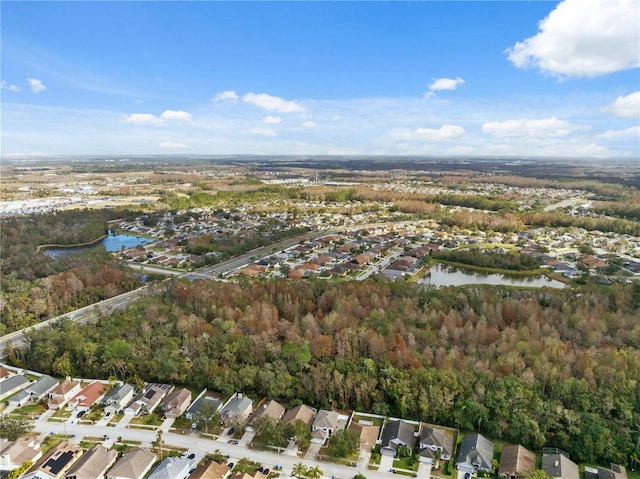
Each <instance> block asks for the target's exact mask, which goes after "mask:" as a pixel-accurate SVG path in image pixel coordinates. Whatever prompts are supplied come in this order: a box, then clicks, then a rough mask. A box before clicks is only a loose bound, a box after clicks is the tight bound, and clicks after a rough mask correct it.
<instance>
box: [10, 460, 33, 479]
mask: <svg viewBox="0 0 640 479" xmlns="http://www.w3.org/2000/svg"><path fill="white" fill-rule="evenodd" d="M31 466H33V461H26V462H25V463H24V464H22V465H21V466H20V467H18V468H17V469H14V470H12V471H10V472H9V474H8V475H7V479H18V478H19V477H20V476H21V475H22V474H24V473H25V472H27V471H28V470H29V468H30V467H31Z"/></svg>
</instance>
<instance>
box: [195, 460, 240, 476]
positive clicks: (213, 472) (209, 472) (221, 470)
mask: <svg viewBox="0 0 640 479" xmlns="http://www.w3.org/2000/svg"><path fill="white" fill-rule="evenodd" d="M230 471H231V470H230V469H229V466H227V465H226V464H218V463H217V462H216V461H210V462H205V463H203V464H200V465H199V466H198V467H196V470H195V471H193V472H192V473H191V474H190V475H189V479H226V477H227V476H228V475H229V472H230Z"/></svg>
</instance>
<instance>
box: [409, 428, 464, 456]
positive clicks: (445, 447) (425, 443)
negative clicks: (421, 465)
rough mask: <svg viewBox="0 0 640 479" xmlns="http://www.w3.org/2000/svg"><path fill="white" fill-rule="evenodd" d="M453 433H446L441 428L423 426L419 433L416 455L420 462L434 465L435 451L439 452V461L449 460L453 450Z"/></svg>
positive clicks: (454, 434)
mask: <svg viewBox="0 0 640 479" xmlns="http://www.w3.org/2000/svg"><path fill="white" fill-rule="evenodd" d="M455 436H456V433H455V432H450V433H449V434H447V431H446V430H445V429H444V428H441V427H430V426H423V427H422V429H421V431H420V441H419V446H418V451H419V452H418V455H419V460H420V461H421V462H427V463H435V462H437V461H436V457H437V454H436V452H437V451H440V459H442V460H444V461H448V460H449V459H451V455H452V454H453V448H454V444H455V443H454V438H455Z"/></svg>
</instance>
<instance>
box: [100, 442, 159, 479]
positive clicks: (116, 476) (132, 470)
mask: <svg viewBox="0 0 640 479" xmlns="http://www.w3.org/2000/svg"><path fill="white" fill-rule="evenodd" d="M155 462H156V455H155V454H154V453H152V452H150V451H147V450H146V449H131V450H129V451H127V452H125V453H124V454H123V455H122V457H121V458H120V459H119V460H118V462H116V463H115V465H114V466H113V467H112V468H111V469H110V470H109V471H108V472H107V479H142V478H143V477H144V476H145V475H146V474H147V472H149V469H151V466H153V464H154V463H155Z"/></svg>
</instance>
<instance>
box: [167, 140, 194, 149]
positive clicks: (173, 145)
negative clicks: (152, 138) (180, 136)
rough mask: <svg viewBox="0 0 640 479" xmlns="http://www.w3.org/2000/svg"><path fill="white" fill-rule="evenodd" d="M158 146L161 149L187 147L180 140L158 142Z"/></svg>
mask: <svg viewBox="0 0 640 479" xmlns="http://www.w3.org/2000/svg"><path fill="white" fill-rule="evenodd" d="M160 148H162V149H163V150H184V149H185V148H189V147H188V146H187V145H186V144H184V143H182V142H181V141H163V142H162V143H160Z"/></svg>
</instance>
